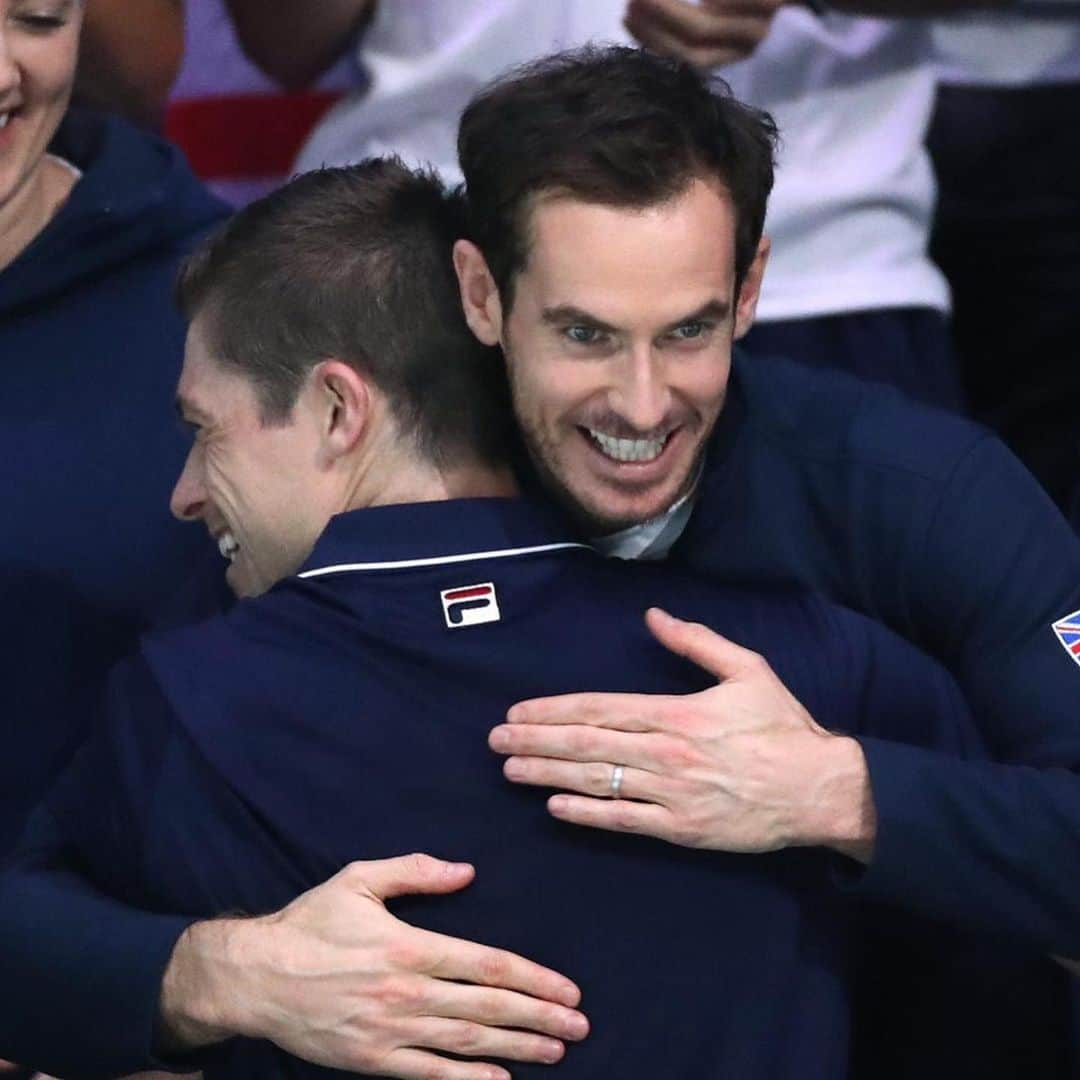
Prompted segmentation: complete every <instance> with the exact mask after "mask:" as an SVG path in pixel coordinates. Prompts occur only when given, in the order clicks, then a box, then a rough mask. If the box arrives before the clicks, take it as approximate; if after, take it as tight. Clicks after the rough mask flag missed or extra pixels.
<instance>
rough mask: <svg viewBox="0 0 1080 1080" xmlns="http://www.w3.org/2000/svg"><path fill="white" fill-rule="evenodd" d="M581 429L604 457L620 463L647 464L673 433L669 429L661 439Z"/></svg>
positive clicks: (661, 449) (664, 445)
mask: <svg viewBox="0 0 1080 1080" xmlns="http://www.w3.org/2000/svg"><path fill="white" fill-rule="evenodd" d="M581 431H582V432H583V433H584V434H585V435H586V436H587V438H588V439H589V441H590V442H591V443H592V445H593V447H594V448H595V449H597V450H599V451H600V453H601V454H603V455H604V457H606V458H607V459H608V460H609V461H614V462H616V463H617V464H620V465H624V464H648V463H649V462H652V461H655V460H656V459H657V458H658V457H660V455H661V454H662V453H663V452H664V449H665V447H666V446H667V445H668V443H669V442H670V441H671V437H672V435H674V434H675V432H674V431H669V432H668V433H667V434H666V435H665V436H664V437H663V438H661V439H620V438H617V437H616V436H614V435H608V434H606V433H605V432H603V431H596V430H595V429H594V428H581Z"/></svg>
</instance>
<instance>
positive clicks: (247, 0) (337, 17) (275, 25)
mask: <svg viewBox="0 0 1080 1080" xmlns="http://www.w3.org/2000/svg"><path fill="white" fill-rule="evenodd" d="M375 3H376V0H226V4H227V6H228V8H229V11H230V12H231V14H232V17H233V22H234V23H235V24H236V31H237V34H238V36H239V38H240V42H241V44H242V45H243V47H244V51H245V52H246V53H247V54H248V56H249V57H250V58H251V59H252V61H254V63H256V64H257V65H258V66H259V67H260V68H262V70H263V71H265V72H266V74H267V75H269V76H270V77H271V78H272V79H276V80H277V81H278V82H279V83H281V84H282V85H283V86H286V87H289V88H300V87H303V86H307V85H308V84H309V83H311V82H313V81H314V80H315V79H317V78H318V77H319V75H321V74H322V73H323V72H324V71H325V70H326V69H327V68H328V67H330V65H331V64H333V62H334V61H335V60H336V59H337V58H338V57H339V56H341V54H342V53H343V52H345V50H346V49H347V48H348V47H349V46H350V45H351V44H352V42H353V41H354V40H355V38H356V36H357V35H358V34H359V33H360V31H361V30H362V29H363V27H364V25H365V24H366V22H367V20H368V19H369V18H370V17H371V15H372V13H373V12H374V10H375Z"/></svg>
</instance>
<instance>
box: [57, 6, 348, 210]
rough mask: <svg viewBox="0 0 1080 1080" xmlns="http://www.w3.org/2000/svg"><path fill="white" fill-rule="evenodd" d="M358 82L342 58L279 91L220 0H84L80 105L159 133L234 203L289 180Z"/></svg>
mask: <svg viewBox="0 0 1080 1080" xmlns="http://www.w3.org/2000/svg"><path fill="white" fill-rule="evenodd" d="M357 82H358V75H357V72H356V68H355V65H354V64H353V63H352V61H351V58H346V59H345V60H344V61H342V62H341V63H338V64H337V65H335V66H333V67H331V69H330V70H329V71H327V72H326V73H325V74H324V75H322V76H321V77H320V78H319V79H318V81H317V84H316V85H315V86H313V87H312V88H311V89H305V90H301V91H295V92H289V91H286V90H283V89H282V87H281V86H279V85H278V84H277V83H276V82H275V81H274V80H273V79H271V78H270V77H269V76H268V75H266V74H264V73H263V72H262V71H260V70H259V69H258V68H257V67H255V65H254V64H252V63H251V61H250V60H249V59H248V58H247V57H246V56H245V55H244V53H243V51H242V49H241V48H240V45H239V43H238V42H237V40H236V33H235V31H234V29H233V25H232V22H231V20H230V17H229V14H228V12H227V11H226V10H225V7H224V4H223V2H222V0H86V14H85V19H84V29H83V36H82V43H81V49H80V56H79V74H78V79H77V82H76V89H75V96H76V100H77V101H79V102H80V103H84V104H87V105H92V106H94V107H97V108H101V109H107V110H109V111H112V112H118V113H120V115H122V116H124V117H126V118H127V119H129V120H131V121H133V122H134V123H136V124H139V125H140V126H142V127H145V128H147V129H149V130H153V131H163V132H164V134H165V135H167V136H168V138H169V139H171V140H172V141H173V142H174V143H176V144H177V145H178V146H179V147H180V148H181V149H182V150H183V151H184V153H185V154H186V155H187V158H188V160H189V161H190V163H191V166H192V169H193V170H194V172H195V174H196V175H197V176H199V177H200V178H201V179H202V180H204V181H205V182H206V183H207V186H208V187H209V188H210V190H211V191H213V192H214V193H215V194H216V195H218V196H219V197H220V198H222V199H224V200H225V201H226V202H228V203H230V204H231V205H233V206H242V205H244V204H245V203H247V202H250V201H251V200H252V199H255V198H258V197H259V196H260V195H263V194H265V193H266V192H268V191H270V190H271V189H272V188H274V187H276V186H277V185H278V184H280V183H282V182H283V181H284V180H286V179H287V178H288V176H289V174H290V172H291V169H292V162H293V160H294V158H295V157H296V154H297V152H298V151H299V149H300V147H301V146H302V145H303V143H304V140H305V139H306V137H307V135H308V134H309V132H310V131H311V129H312V128H313V127H314V126H315V124H316V123H317V122H318V120H319V119H320V118H321V117H322V116H323V114H324V113H325V112H326V110H327V109H329V108H330V106H331V105H333V104H334V102H335V101H337V100H338V99H339V98H340V97H341V95H342V93H343V92H344V91H345V90H347V89H349V88H352V87H354V86H355V85H356V84H357Z"/></svg>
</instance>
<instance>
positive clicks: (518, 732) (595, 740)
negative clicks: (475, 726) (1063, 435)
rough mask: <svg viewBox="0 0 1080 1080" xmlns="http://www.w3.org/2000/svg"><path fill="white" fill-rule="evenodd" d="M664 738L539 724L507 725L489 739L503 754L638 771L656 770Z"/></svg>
mask: <svg viewBox="0 0 1080 1080" xmlns="http://www.w3.org/2000/svg"><path fill="white" fill-rule="evenodd" d="M662 738H663V737H662V736H657V735H653V734H648V733H646V734H641V733H634V734H627V733H626V732H622V731H605V730H604V729H603V728H595V727H586V726H584V725H580V724H566V725H563V726H552V727H545V726H542V725H538V724H503V725H502V726H501V727H497V728H495V729H494V730H493V731H492V732H491V734H490V735H489V736H488V745H489V746H490V747H491V749H492V750H495V751H496V752H497V753H500V754H514V755H517V756H521V757H541V758H558V759H559V760H561V761H580V762H610V763H611V764H615V763H618V764H621V765H632V766H633V767H635V768H638V769H649V768H652V767H653V762H654V760H655V758H656V750H657V745H658V741H659V740H660V739H662Z"/></svg>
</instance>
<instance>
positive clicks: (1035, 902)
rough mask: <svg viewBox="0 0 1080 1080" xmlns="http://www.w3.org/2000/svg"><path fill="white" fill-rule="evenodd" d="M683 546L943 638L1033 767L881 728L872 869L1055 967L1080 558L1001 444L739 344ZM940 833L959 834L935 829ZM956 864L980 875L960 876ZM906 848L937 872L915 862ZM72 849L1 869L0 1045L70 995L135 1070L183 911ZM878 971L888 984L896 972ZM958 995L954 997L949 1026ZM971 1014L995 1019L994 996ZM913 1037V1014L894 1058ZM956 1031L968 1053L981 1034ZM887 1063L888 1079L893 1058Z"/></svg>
mask: <svg viewBox="0 0 1080 1080" xmlns="http://www.w3.org/2000/svg"><path fill="white" fill-rule="evenodd" d="M672 557H673V558H674V559H677V560H678V561H680V562H682V563H684V564H687V565H689V566H691V567H693V568H694V569H696V570H697V571H698V572H699V573H700V572H703V573H704V574H706V575H707V576H709V577H712V578H716V579H718V580H721V581H740V582H746V583H748V584H751V585H753V584H758V585H762V584H764V585H769V584H772V585H775V584H776V583H778V582H786V583H792V582H796V583H802V584H803V585H805V586H809V587H810V588H813V589H815V590H816V591H818V592H821V593H823V594H825V595H828V596H831V597H833V598H834V599H838V600H840V601H843V602H846V603H848V604H849V605H850V606H852V607H855V608H860V609H862V610H863V611H865V612H867V613H868V614H871V615H872V616H874V617H875V618H879V619H882V620H884V621H886V622H890V623H891V624H892V625H893V626H894V628H896V629H897V630H899V631H900V632H901V633H903V634H905V635H907V636H909V637H910V638H911V639H912V640H914V641H916V642H917V643H920V644H923V645H924V647H925V648H927V649H928V650H930V651H936V652H937V653H938V654H939V655H940V656H941V658H942V659H943V660H945V662H946V663H947V664H948V665H949V666H951V667H952V668H953V669H954V671H955V673H956V675H957V676H958V677H959V679H960V681H961V685H962V687H963V689H964V690H965V692H966V694H968V695H969V696H970V697H971V698H972V700H973V701H975V702H976V704H977V711H976V719H977V722H978V724H979V725H980V727H981V728H985V730H986V735H987V741H988V743H989V745H990V750H991V752H992V754H993V755H994V757H995V758H999V759H1000V760H1001V761H1003V762H1013V763H1016V764H1019V766H1020V767H1019V768H1014V769H1010V770H1009V771H1008V772H1006V771H1004V770H1001V769H999V768H998V767H996V766H993V765H989V764H985V765H961V764H958V763H955V762H946V761H943V760H942V759H941V758H939V757H937V756H935V755H929V754H922V753H915V752H904V751H902V750H893V749H890V748H888V747H885V746H884V745H883V744H882V743H881V742H880V741H876V740H873V739H870V738H866V739H864V740H863V745H864V747H865V748H866V749H867V752H868V757H869V760H870V764H871V769H872V774H873V779H874V785H875V797H876V798H879V799H880V800H881V806H882V810H883V817H882V822H881V829H882V846H881V849H880V850H881V852H882V853H883V857H882V861H881V862H880V864H879V863H877V862H875V866H874V868H873V870H872V871H871V873H869V874H866V875H864V876H863V877H862V878H861V879H860V881H859V887H860V888H864V889H865V890H866V892H867V893H868V894H876V895H883V896H888V895H890V894H891V889H893V888H895V890H896V896H897V899H898V900H902V901H904V902H907V903H914V904H916V905H917V906H918V907H919V908H920V909H922V910H925V911H928V912H931V913H934V912H938V913H940V914H941V915H943V916H947V915H949V914H952V915H953V916H954V918H959V920H960V923H961V925H967V924H968V923H972V924H976V925H981V926H983V927H985V928H987V929H988V930H991V931H992V932H993V933H994V935H995V937H994V940H993V941H992V942H990V943H985V942H980V943H978V945H977V946H973V951H975V952H976V953H977V954H979V955H985V954H987V953H988V952H989V951H990V949H991V948H993V949H998V948H1000V949H1007V948H1008V947H1009V946H1008V945H1007V944H1006V943H1007V942H1014V943H1015V947H1016V948H1018V949H1021V950H1024V955H1025V956H1026V957H1031V958H1033V959H1032V962H1037V963H1042V961H1041V960H1039V956H1040V954H1041V953H1043V952H1044V951H1046V950H1047V949H1056V950H1057V951H1060V952H1064V953H1066V954H1067V953H1069V952H1074V953H1075V952H1076V949H1075V934H1076V931H1077V925H1078V920H1077V913H1076V908H1075V903H1076V891H1075V889H1074V888H1073V883H1074V881H1075V872H1074V871H1073V870H1072V869H1071V868H1072V867H1075V866H1077V865H1078V863H1077V859H1076V853H1075V843H1076V837H1077V825H1076V822H1077V813H1078V806H1080V793H1078V790H1077V780H1076V762H1077V724H1078V721H1077V710H1076V709H1075V708H1072V709H1070V704H1071V703H1073V702H1075V700H1076V688H1077V686H1078V685H1080V684H1078V683H1077V682H1076V680H1077V679H1080V669H1078V668H1077V667H1076V666H1075V662H1074V661H1073V660H1072V659H1071V658H1070V656H1069V654H1068V653H1067V652H1066V651H1065V650H1064V648H1063V647H1062V645H1061V644H1060V642H1059V641H1058V640H1057V638H1056V637H1055V635H1054V634H1053V632H1052V630H1051V624H1052V623H1053V622H1054V621H1056V620H1058V619H1060V618H1062V617H1063V616H1066V615H1068V614H1069V613H1070V612H1072V611H1075V610H1077V609H1078V608H1080V554H1078V549H1077V540H1076V537H1075V536H1074V535H1073V534H1072V533H1071V532H1070V531H1069V530H1068V529H1067V526H1066V525H1065V523H1064V522H1063V520H1062V519H1061V517H1060V515H1059V514H1058V512H1057V511H1056V510H1055V509H1054V507H1053V506H1052V505H1051V504H1050V503H1049V501H1048V500H1047V499H1046V498H1045V497H1044V496H1043V495H1042V493H1041V492H1040V491H1039V489H1038V488H1037V486H1036V485H1035V483H1034V481H1033V480H1032V479H1031V477H1030V476H1028V475H1027V474H1026V473H1025V472H1024V471H1023V470H1022V469H1021V468H1020V466H1019V465H1018V464H1017V463H1016V462H1015V460H1014V459H1013V458H1012V457H1011V456H1010V455H1008V454H1007V452H1006V451H1004V450H1003V449H1002V448H1001V446H1000V444H999V443H997V442H996V441H995V440H994V439H992V438H991V437H989V436H988V435H986V433H985V432H984V431H982V429H979V428H976V427H974V426H972V425H970V424H966V423H964V422H963V421H959V420H956V419H953V418H951V417H947V416H944V415H942V414H939V413H935V412H931V411H927V410H923V409H918V408H916V407H913V406H911V405H910V404H906V403H905V402H904V400H903V399H902V398H900V397H899V396H897V395H895V394H893V393H891V392H889V391H885V390H883V389H881V388H879V387H878V388H875V387H872V386H863V385H862V384H858V383H853V382H851V381H850V380H846V379H844V378H842V377H839V376H837V377H833V376H829V375H826V374H824V373H819V372H818V373H811V372H807V371H805V370H804V369H801V368H798V367H796V366H794V365H788V364H785V363H783V362H781V361H776V362H768V363H766V362H762V361H757V362H754V363H752V364H748V363H746V362H745V361H744V360H739V359H737V360H736V363H735V368H734V372H733V377H732V383H731V391H730V394H729V400H728V402H727V405H726V407H725V410H724V413H723V415H722V417H721V422H720V426H719V428H718V430H717V433H716V436H715V438H714V440H713V445H712V446H711V448H710V455H709V458H708V461H707V468H706V473H705V476H704V478H703V483H702V488H701V491H700V495H699V498H698V502H697V506H696V508H695V511H694V517H693V519H692V521H691V525H690V527H689V529H688V530H687V532H686V534H685V535H684V537H683V539H682V540H681V541H680V543H679V544H678V545H677V546H676V549H675V551H674V552H673V555H672ZM642 599H643V601H644V600H647V598H646V597H643V598H642ZM589 685H590V686H591V685H593V684H592V683H590V684H589ZM1033 766H1038V767H1039V770H1040V771H1038V772H1037V771H1036V769H1035V768H1033ZM954 781H955V786H954ZM924 782H925V784H926V787H925V788H922V787H920V785H922V784H923V783H924ZM909 808H910V815H911V816H910V818H909V817H908V816H907V815H908V813H909ZM1036 820H1037V821H1040V822H1041V825H1040V826H1039V827H1037V828H1033V827H1032V826H1031V824H1030V823H1031V822H1034V821H1036ZM938 829H941V830H942V831H943V834H944V835H945V836H946V837H952V842H951V843H946V844H938V842H937V839H936V837H937V835H938V834H937V830H938ZM1010 838H1014V839H1013V840H1012V842H1010ZM961 849H962V850H961ZM905 859H910V860H912V861H911V862H910V863H907V864H905ZM954 860H955V863H956V867H960V868H962V869H963V868H970V872H965V873H964V874H963V875H962V876H961V875H960V874H958V873H957V872H956V867H954V865H953V864H954ZM905 865H910V866H913V867H917V868H919V869H918V870H917V871H916V872H912V873H910V874H908V873H905V872H904V867H905ZM51 866H52V847H51V845H50V843H49V841H48V838H43V840H42V844H41V849H40V851H38V852H37V853H36V854H35V855H34V856H33V857H30V856H29V855H28V856H27V858H26V860H25V862H24V864H23V865H22V866H21V867H20V868H19V869H18V872H12V873H9V874H7V875H4V877H3V878H2V879H0V950H2V951H3V953H4V955H5V959H9V958H10V965H11V970H12V971H13V972H18V975H19V978H18V982H19V991H20V992H19V993H18V994H12V995H11V996H10V997H9V998H5V999H3V1000H0V1056H2V1055H3V1053H4V1052H5V1051H7V1052H8V1054H9V1056H12V1055H14V1056H18V1055H17V1054H16V1049H18V1051H19V1052H21V1054H22V1056H23V1057H24V1058H27V1059H29V1058H31V1057H36V1058H37V1059H38V1060H42V1061H44V1060H46V1059H45V1058H44V1057H42V1056H41V1055H42V1054H44V1053H47V1052H48V1050H49V1049H50V1047H52V1048H53V1049H55V1047H53V1042H54V1040H50V1039H49V1038H48V1035H47V1032H44V1031H42V1029H41V1026H40V1018H41V1017H42V1016H45V1015H49V1016H50V1017H51V1019H52V1021H54V1022H55V1023H59V1024H62V1025H63V1027H64V1029H65V1030H66V1031H67V1032H68V1037H67V1039H66V1045H67V1048H68V1049H69V1050H71V1051H72V1053H73V1054H76V1055H78V1054H79V1048H80V1047H81V1048H82V1050H83V1051H84V1053H82V1058H83V1060H96V1061H110V1062H112V1063H114V1064H115V1067H116V1068H117V1069H123V1068H129V1069H130V1068H135V1067H137V1066H139V1065H141V1064H142V1063H143V1062H144V1061H145V1060H147V1057H148V1055H149V1042H150V1037H151V1033H152V1023H153V1015H154V1010H155V1008H156V1001H157V994H158V988H159V985H160V979H161V973H162V970H163V968H164V965H165V962H166V961H167V958H168V955H169V952H170V951H171V948H172V945H173V944H174V942H175V940H176V937H177V936H178V935H179V933H180V931H181V930H182V928H183V926H184V925H185V924H186V920H184V919H182V918H178V917H175V916H168V915H150V914H143V913H139V912H134V911H125V910H123V909H122V908H120V907H118V906H117V905H115V904H112V903H110V902H109V901H108V900H106V899H104V898H103V897H101V896H99V895H97V894H95V893H93V892H91V891H88V888H87V886H86V885H85V883H83V882H82V881H81V880H80V879H78V878H71V877H66V876H65V873H64V871H63V870H62V869H49V868H50V867H51ZM939 875H940V876H939ZM939 882H940V884H939ZM1029 888H1030V892H1029V891H1027V890H1028V889H1029ZM999 891H1000V897H1001V899H1000V902H999V900H998V894H999ZM891 910H893V911H895V912H898V911H900V910H901V908H900V907H899V906H896V907H894V908H892V909H891ZM39 925H40V927H41V929H38V926H39ZM941 925H942V926H946V925H948V924H946V923H944V922H942V923H941ZM953 925H955V923H954V924H953ZM44 927H48V930H47V931H46V930H45V929H44ZM923 932H924V933H925V929H924V931H923ZM35 935H36V937H37V939H38V940H33V939H34V937H35ZM43 939H46V940H47V944H48V946H49V948H50V949H52V950H53V953H52V954H51V955H53V956H55V957H56V958H57V960H56V962H55V963H54V964H53V968H52V971H53V972H55V971H56V970H61V971H67V970H70V969H71V957H75V956H78V957H82V958H83V963H84V964H85V968H84V970H85V972H86V973H87V974H88V975H94V973H96V975H94V977H95V978H97V979H98V980H109V981H108V982H107V984H103V983H102V982H98V983H94V981H93V979H92V978H84V979H78V980H75V979H72V980H69V981H67V982H65V983H64V985H63V987H62V990H63V993H61V992H60V987H58V984H57V980H56V979H55V977H52V976H50V973H49V970H48V956H43V954H42V951H41V946H42V943H43ZM1032 945H1034V946H1035V950H1034V951H1033V950H1032ZM951 959H952V958H950V962H951ZM574 970H575V969H574V968H571V969H569V971H570V973H571V974H573V973H574ZM877 975H878V978H879V980H880V981H881V982H883V983H888V982H890V981H891V979H892V975H893V973H892V971H889V970H887V971H886V973H885V974H884V975H882V973H881V972H878V973H877ZM980 977H981V976H980ZM984 981H985V982H986V984H987V985H990V982H989V980H984ZM102 985H106V988H107V992H106V993H99V992H97V988H98V987H101V986H102ZM929 985H930V980H929V979H928V980H927V981H926V982H925V983H924V984H923V985H922V986H921V987H919V988H918V991H917V992H918V993H920V994H921V995H923V996H925V995H926V993H927V991H928V988H929ZM998 985H999V986H1000V987H1001V990H1002V992H1001V994H1000V995H999V1001H1000V1002H1002V1003H1005V1004H1006V1005H1008V1004H1009V998H1008V995H1007V993H1006V991H1010V990H1011V992H1012V994H1013V995H1014V997H1015V999H1016V1004H1017V1005H1018V1006H1023V1005H1024V1004H1026V1003H1027V1004H1030V1003H1032V1002H1035V1001H1036V995H1035V994H1034V993H1032V991H1031V989H1030V987H1029V985H1028V984H1026V983H1024V982H1019V983H1018V982H1017V980H1015V979H1012V978H1011V977H1003V980H1002V981H1001V982H1000V983H999V984H998ZM3 991H4V987H3V985H2V984H0V994H2V993H3ZM955 1005H956V1002H955V1001H953V1000H946V1001H945V1002H943V1008H942V1009H941V1010H939V1012H940V1016H941V1017H942V1019H940V1021H939V1022H940V1023H941V1025H942V1026H943V1027H944V1028H946V1029H947V1028H948V1026H949V1023H950V1022H951V1021H952V1019H953V1017H954V1014H955ZM1013 1011H1014V1010H1012V1009H1011V1008H1009V1009H1007V1012H1008V1013H1009V1014H1011V1013H1012V1012H1013ZM1002 1015H1006V1014H1005V1013H1004V1012H1003V1013H1002ZM972 1017H973V1022H975V1023H982V1031H983V1032H984V1033H989V1032H991V1031H992V1030H993V1014H992V1013H986V1014H983V1013H981V1012H979V1010H978V1009H976V1010H974V1011H973V1013H972ZM946 1018H947V1019H946ZM987 1018H989V1019H987ZM53 1030H55V1027H54V1028H53ZM948 1034H949V1032H948V1031H947V1030H946V1031H945V1032H944V1035H945V1036H948ZM978 1034H979V1032H978V1031H977V1030H976V1031H975V1032H973V1033H972V1040H973V1039H974V1038H975V1037H976V1036H977V1035H978ZM913 1035H914V1033H913V1031H912V1030H910V1028H904V1027H901V1028H900V1029H899V1030H898V1032H897V1036H898V1042H897V1043H896V1044H895V1045H894V1046H893V1045H892V1044H890V1045H891V1047H892V1049H891V1050H890V1053H889V1055H888V1056H889V1057H890V1058H892V1057H894V1056H897V1055H896V1053H895V1052H896V1051H899V1050H900V1049H902V1048H903V1047H906V1046H908V1045H910V1044H911V1043H912V1042H913ZM1019 1037H1020V1038H1021V1040H1022V1041H1023V1042H1024V1043H1025V1044H1030V1043H1031V1041H1032V1040H1031V1039H1030V1038H1027V1037H1025V1036H1023V1035H1021V1036H1019ZM981 1041H985V1039H983V1040H981ZM16 1044H17V1045H16ZM941 1045H943V1043H939V1048H940V1046H941ZM957 1045H958V1046H959V1047H960V1052H961V1053H963V1054H969V1051H970V1049H971V1046H972V1041H971V1040H967V1039H965V1038H964V1037H959V1038H958V1040H957ZM935 1052H936V1051H935ZM109 1054H111V1055H112V1056H111V1057H109V1056H108V1055H109ZM76 1060H78V1057H77V1056H76ZM881 1065H882V1061H879V1062H878V1063H877V1066H876V1071H875V1073H874V1074H873V1075H874V1076H875V1077H877V1076H884V1075H888V1074H887V1072H883V1071H882V1069H881ZM952 1074H954V1075H955V1074H956V1070H955V1069H954V1070H952ZM922 1075H926V1073H925V1072H923V1074H922ZM984 1075H988V1074H984ZM1012 1075H1016V1076H1019V1075H1032V1073H1031V1072H1030V1071H1029V1072H1027V1073H1025V1072H1024V1071H1023V1070H1022V1069H1021V1070H1013V1072H1012Z"/></svg>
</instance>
